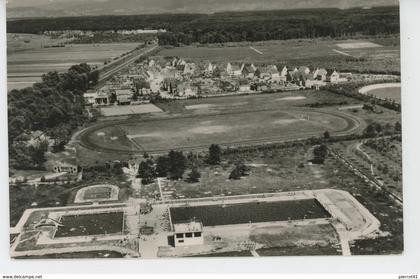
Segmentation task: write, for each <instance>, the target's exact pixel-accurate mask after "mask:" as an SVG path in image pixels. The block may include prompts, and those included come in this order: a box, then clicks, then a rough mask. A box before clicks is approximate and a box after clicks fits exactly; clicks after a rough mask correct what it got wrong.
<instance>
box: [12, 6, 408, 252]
mask: <svg viewBox="0 0 420 279" xmlns="http://www.w3.org/2000/svg"><path fill="white" fill-rule="evenodd" d="M397 8H398V7H376V8H372V10H370V9H359V8H354V9H355V10H349V11H347V10H345V11H341V10H339V9H332V10H328V9H327V10H325V11H324V12H325V13H329V14H330V15H331V17H334V18H336V19H337V18H338V19H337V20H339V19H340V20H343V22H344V21H345V20H346V18H347V19H348V18H352V17H353V16H354V13H358V14H360V15H362V16H363V21H365V22H367V23H369V22H370V21H369V20H370V18H371V14H370V13H373V12H375V13H378V14H379V15H383V17H384V18H386V19H387V20H384V23H381V24H382V25H383V28H379V27H378V25H377V24H376V23H372V25H371V27H370V29H369V30H367V29H366V27H363V26H354V27H351V28H350V27H343V26H346V25H345V24H344V23H343V24H342V25H339V27H336V28H335V29H333V28H331V29H328V28H321V27H319V26H323V25H322V24H319V25H316V26H315V27H313V29H311V30H312V33H311V32H309V31H308V29H302V30H300V31H299V30H297V29H290V32H289V33H282V32H280V31H281V30H280V31H278V32H277V31H273V30H272V31H270V32H272V33H270V32H269V31H267V30H269V28H271V27H269V26H270V25H269V24H267V27H266V28H267V29H266V31H264V32H265V33H263V31H261V30H260V31H258V30H257V31H258V32H257V31H255V32H256V33H255V32H254V33H253V32H250V31H248V30H245V29H244V30H242V31H241V32H239V31H238V30H240V28H242V29H243V28H247V27H246V26H248V25H246V24H251V26H253V25H252V24H253V21H254V20H256V19H255V18H249V17H248V16H247V14H246V13H245V14H243V13H241V12H238V13H237V14H236V13H233V14H235V15H236V16H237V18H236V19H232V20H234V21H235V20H238V21H239V22H246V24H245V23H244V25H240V24H238V26H239V27H238V26H237V28H238V29H235V28H236V27H235V28H232V26H231V25H229V23H228V22H229V20H227V18H225V16H229V15H228V14H227V15H223V14H222V15H219V14H216V15H209V16H208V17H207V16H206V17H204V16H203V15H191V16H185V15H184V16H181V15H150V16H148V17H147V18H146V17H139V16H135V15H132V16H129V17H127V18H125V17H124V16H121V17H114V18H112V20H114V21H115V28H113V29H112V28H110V27H109V24H110V23H109V22H108V19H109V18H108V16H103V17H97V18H90V17H82V18H80V20H79V21H77V22H75V21H69V20H68V19H67V18H57V19H54V20H51V21H50V20H49V19H45V21H44V20H40V19H36V18H35V19H33V18H30V19H16V21H13V22H12V21H11V23H10V24H8V28H9V34H8V43H9V45H8V46H9V50H8V51H9V52H8V55H9V59H8V66H9V73H8V75H9V80H8V83H9V82H10V85H11V86H10V88H9V92H8V111H9V117H8V121H9V132H8V135H9V166H10V169H9V185H10V186H9V187H10V188H9V189H10V253H11V257H12V258H16V259H29V258H35V259H40V258H41V259H45V258H122V257H125V258H139V259H143V258H158V257H202V256H206V257H210V256H219V257H236V256H249V257H260V256H291V255H343V256H350V255H386V254H399V253H402V251H403V233H402V231H403V229H402V228H403V219H402V208H403V207H402V206H403V196H402V193H403V191H402V188H403V186H402V154H401V152H402V143H401V131H402V128H401V83H400V82H401V76H400V65H399V61H400V56H399V55H400V54H399V48H400V45H399V33H398V32H397V31H395V30H394V29H393V26H394V25H395V23H394V20H395V13H397V14H398V9H397ZM272 13H273V14H271V18H270V16H269V15H264V17H265V16H267V17H268V18H269V19H267V20H268V21H270V20H271V21H272V22H277V20H278V16H279V15H282V16H284V17H285V19H283V20H288V21H293V20H291V19H290V18H288V16H289V14H288V13H286V12H284V11H277V12H275V11H273V12H272ZM289 13H291V15H290V16H292V17H293V16H294V15H295V13H296V14H299V15H300V16H302V17H307V16H309V17H314V18H317V20H319V22H323V23H324V25H325V26H330V25H329V24H331V23H330V21H328V22H326V21H325V18H324V17H321V16H320V15H319V11H318V10H316V9H315V10H313V11H312V10H309V11H305V12H304V11H299V10H297V11H290V12H289ZM255 16H259V13H258V12H255ZM219 17H221V18H222V19H220V18H219ZM126 19H127V22H125V20H126ZM208 20H215V21H217V20H220V22H219V25H220V26H222V27H223V28H225V29H226V30H221V29H215V30H213V31H209V30H207V29H205V31H203V30H204V29H200V28H199V27H200V26H201V27H202V26H205V25H206V23H207V21H208ZM86 22H88V23H89V26H86V27H84V26H83V24H87V23H86ZM257 22H258V21H257ZM302 22H305V21H302ZM19 23H22V24H20V25H19ZM23 23H27V25H25V24H23ZM195 24H196V25H197V27H195ZM276 24H277V23H276ZM285 24H286V25H287V24H289V22H286V23H285ZM290 24H291V23H290ZM305 24H306V23H305ZM305 24H303V23H302V26H303V27H301V28H304V26H306V25H305ZM262 25H264V24H262ZM273 25H274V23H273ZM179 26H181V27H182V28H184V29H185V30H184V29H182V28H181V27H179ZM235 26H236V25H235ZM47 27H48V28H47ZM222 27H220V28H222ZM188 28H189V29H190V31H189V32H187V29H188ZM194 28H198V29H194ZM209 28H210V27H209ZM212 28H213V27H212ZM258 28H260V27H258ZM296 28H297V27H296ZM346 28H350V29H348V30H347V29H346ZM358 28H359V29H360V30H359V29H358ZM331 30H334V32H333V31H331ZM200 32H204V33H205V34H206V36H204V35H203V34H201V33H200ZM323 32H327V33H328V34H327V35H325V36H324V35H323V34H324V33H323ZM264 34H265V37H264V36H263V35H264ZM268 34H272V35H270V36H268ZM286 35H287V36H286ZM203 36H204V37H203ZM240 36H242V37H240ZM275 36H277V37H275ZM216 38H217V42H213V41H211V40H216ZM232 38H233V39H232ZM257 39H258V40H257ZM209 41H210V42H209ZM62 57H66V59H68V60H67V61H66V62H67V64H71V65H72V66H70V67H68V68H66V69H63V68H62V67H63V66H62V64H66V63H62V62H60V63H58V62H57V61H61V60H60V59H61V58H62ZM80 57H83V59H81V58H80ZM25 63H26V64H25ZM67 64H66V65H67ZM22 65H25V66H24V67H22ZM39 65H42V67H39ZM44 69H47V70H45V71H44ZM12 82H14V84H13V85H12ZM21 83H22V84H24V86H21V85H22V84H21ZM15 85H16V87H15Z"/></svg>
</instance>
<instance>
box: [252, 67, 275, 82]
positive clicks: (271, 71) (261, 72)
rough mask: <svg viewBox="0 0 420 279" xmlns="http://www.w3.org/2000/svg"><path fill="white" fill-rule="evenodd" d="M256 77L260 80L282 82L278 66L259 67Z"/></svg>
mask: <svg viewBox="0 0 420 279" xmlns="http://www.w3.org/2000/svg"><path fill="white" fill-rule="evenodd" d="M256 75H257V76H258V77H259V78H260V79H264V80H271V81H280V73H279V71H278V69H277V66H276V65H268V66H265V67H259V68H258V69H257V71H256Z"/></svg>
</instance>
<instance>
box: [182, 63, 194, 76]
mask: <svg viewBox="0 0 420 279" xmlns="http://www.w3.org/2000/svg"><path fill="white" fill-rule="evenodd" d="M195 71H196V66H195V63H186V64H185V65H184V75H194V74H195Z"/></svg>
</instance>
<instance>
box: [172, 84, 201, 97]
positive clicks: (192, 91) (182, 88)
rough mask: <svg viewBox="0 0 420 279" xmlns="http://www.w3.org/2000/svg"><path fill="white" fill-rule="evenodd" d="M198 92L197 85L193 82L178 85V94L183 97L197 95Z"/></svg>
mask: <svg viewBox="0 0 420 279" xmlns="http://www.w3.org/2000/svg"><path fill="white" fill-rule="evenodd" d="M197 92H198V88H197V86H192V85H191V83H189V82H185V83H180V84H178V86H177V94H178V96H182V97H191V96H196V95H197Z"/></svg>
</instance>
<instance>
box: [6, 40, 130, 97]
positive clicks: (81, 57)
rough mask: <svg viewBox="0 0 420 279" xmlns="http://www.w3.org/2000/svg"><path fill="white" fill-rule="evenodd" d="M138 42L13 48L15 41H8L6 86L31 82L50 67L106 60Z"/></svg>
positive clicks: (97, 62)
mask: <svg viewBox="0 0 420 279" xmlns="http://www.w3.org/2000/svg"><path fill="white" fill-rule="evenodd" d="M137 46H138V44H137V43H112V44H92V45H91V44H66V45H64V46H63V47H49V48H43V47H40V46H38V45H35V46H34V48H28V49H20V51H16V52H14V51H13V47H14V45H13V44H11V45H10V47H9V48H10V50H8V51H9V52H10V53H8V56H7V76H8V90H11V89H15V88H16V89H18V88H22V87H23V86H28V85H31V83H33V82H36V81H39V80H40V77H41V76H42V74H45V73H47V72H49V71H58V72H64V71H67V69H68V68H70V67H71V66H73V65H75V64H79V63H88V64H90V65H92V66H100V65H103V63H104V62H105V61H108V60H112V59H113V58H114V57H115V58H116V57H118V56H120V55H121V54H124V53H126V52H129V51H131V50H133V49H135V48H136V47H137Z"/></svg>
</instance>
